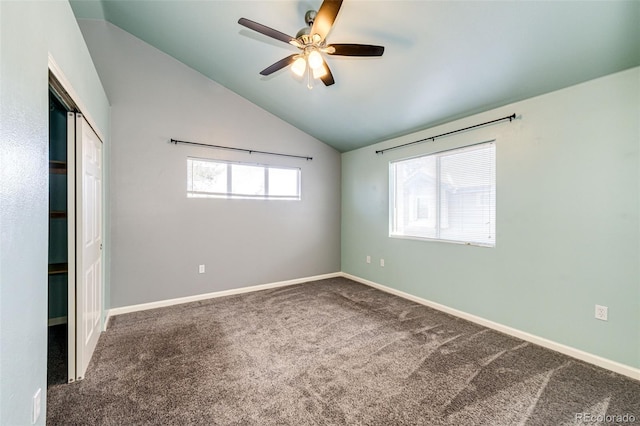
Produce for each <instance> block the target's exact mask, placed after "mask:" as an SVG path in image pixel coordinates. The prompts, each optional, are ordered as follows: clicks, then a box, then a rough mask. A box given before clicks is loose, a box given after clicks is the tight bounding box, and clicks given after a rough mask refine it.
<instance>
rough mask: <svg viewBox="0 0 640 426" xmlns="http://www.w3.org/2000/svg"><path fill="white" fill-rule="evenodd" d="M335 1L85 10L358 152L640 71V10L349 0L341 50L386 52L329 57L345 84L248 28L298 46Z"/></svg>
mask: <svg viewBox="0 0 640 426" xmlns="http://www.w3.org/2000/svg"><path fill="white" fill-rule="evenodd" d="M320 4H321V0H300V1H283V0H263V1H239V0H234V1H217V0H216V1H213V0H210V1H203V0H200V1H185V0H182V1H178V0H164V1H151V0H142V1H141V0H101V1H100V0H91V1H86V0H71V5H72V7H73V10H74V12H75V14H76V17H77V18H79V19H80V18H88V19H105V20H107V21H109V22H111V23H113V24H114V25H117V26H119V27H120V28H122V29H124V30H126V31H128V32H129V33H131V34H133V35H135V36H137V37H139V38H141V39H142V40H144V41H146V42H147V43H149V44H151V45H153V46H155V47H156V48H158V49H160V50H162V51H164V52H166V53H167V54H169V55H171V56H173V57H174V58H176V59H178V60H180V61H182V62H183V63H185V64H186V65H188V66H190V67H192V68H194V69H195V70H197V71H199V72H201V73H202V74H204V75H206V76H207V77H209V78H211V79H212V80H214V81H216V82H218V83H220V84H222V85H223V86H225V87H227V88H229V89H230V90H232V91H234V92H235V93H237V94H239V95H241V96H243V97H244V98H246V99H248V100H250V101H251V102H253V103H255V104H257V105H259V106H260V107H262V108H264V109H265V110H267V111H270V112H271V113H273V114H274V115H276V116H278V117H280V118H282V119H283V120H285V121H287V122H289V123H291V124H292V125H294V126H296V127H298V128H299V129H301V130H303V131H305V132H307V133H309V134H310V135H312V136H314V137H316V138H317V139H319V140H321V141H323V142H325V143H327V144H329V145H331V146H333V147H335V148H336V149H338V150H339V151H343V152H344V151H349V150H352V149H355V148H359V147H362V146H366V145H370V144H373V143H376V142H379V141H382V140H385V139H389V138H391V137H395V136H399V135H403V134H407V133H410V132H412V131H416V130H419V129H424V128H427V127H431V126H433V125H436V124H440V123H443V122H447V121H451V120H453V119H457V118H460V117H464V116H467V115H470V114H473V113H476V112H480V111H484V110H487V109H490V108H493V107H497V106H500V105H505V104H508V103H511V102H514V101H518V100H522V99H526V98H529V97H532V96H536V95H539V94H543V93H547V92H550V91H553V90H557V89H560V88H563V87H567V86H570V85H573V84H576V83H580V82H583V81H587V80H590V79H593V78H597V77H600V76H603V75H606V74H610V73H613V72H617V71H621V70H624V69H627V68H631V67H634V66H638V65H640V1H637V0H633V1H626V2H625V1H602V2H599V1H562V2H554V1H417V0H415V1H397V0H387V1H362V0H345V1H344V3H343V4H342V8H341V10H340V13H339V15H338V18H337V20H336V22H335V25H334V27H333V29H332V31H331V33H330V34H329V36H328V37H327V40H328V42H329V43H363V44H377V45H383V46H385V52H384V55H383V56H382V57H380V58H350V57H335V56H333V57H329V58H328V59H327V63H328V64H329V66H330V67H331V70H332V72H333V76H334V78H335V80H336V84H335V85H333V86H330V87H325V86H324V85H323V84H322V83H321V82H320V81H318V82H317V84H316V86H315V87H314V89H313V90H308V89H307V88H306V82H304V81H302V80H300V79H297V78H295V77H294V76H293V74H292V73H291V71H290V70H289V69H283V70H281V71H278V72H276V73H275V74H273V75H271V76H268V77H263V76H260V75H259V74H258V73H259V72H260V71H261V70H262V69H264V68H266V67H267V66H268V65H271V64H272V63H274V62H276V61H278V60H279V59H282V58H284V57H285V56H288V55H290V54H292V53H295V52H296V51H297V49H296V48H295V47H293V46H290V45H288V44H286V43H282V42H279V41H276V40H273V39H270V38H268V37H266V36H264V35H262V34H258V33H255V32H253V31H251V30H249V29H247V28H245V27H242V26H241V25H239V24H238V23H237V22H238V19H239V18H241V17H244V18H248V19H251V20H253V21H257V22H259V23H261V24H264V25H267V26H269V27H271V28H274V29H276V30H279V31H281V32H284V33H287V34H289V35H292V36H295V34H296V32H297V31H298V30H299V29H300V28H302V27H304V25H305V24H304V20H303V17H304V14H305V12H306V11H307V10H309V9H315V10H317V9H318V8H319V6H320Z"/></svg>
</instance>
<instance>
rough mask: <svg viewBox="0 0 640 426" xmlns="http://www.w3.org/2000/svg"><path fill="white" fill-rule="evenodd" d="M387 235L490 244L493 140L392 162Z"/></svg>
mask: <svg viewBox="0 0 640 426" xmlns="http://www.w3.org/2000/svg"><path fill="white" fill-rule="evenodd" d="M389 176H390V200H391V202H392V205H391V212H390V213H391V214H390V218H391V223H390V234H391V236H392V237H407V238H419V239H435V240H442V241H450V242H458V243H467V244H476V245H482V246H490V247H493V246H495V243H496V148H495V144H494V143H493V142H487V143H482V144H477V145H472V146H468V147H464V148H459V149H453V150H450V151H443V152H438V153H434V154H430V155H425V156H421V157H415V158H410V159H405V160H399V161H394V162H391V163H390V165H389Z"/></svg>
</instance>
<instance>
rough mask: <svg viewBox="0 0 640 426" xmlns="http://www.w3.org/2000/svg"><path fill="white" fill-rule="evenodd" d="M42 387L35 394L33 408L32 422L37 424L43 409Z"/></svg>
mask: <svg viewBox="0 0 640 426" xmlns="http://www.w3.org/2000/svg"><path fill="white" fill-rule="evenodd" d="M41 390H42V389H41V388H38V390H37V391H36V393H35V394H34V395H33V404H32V407H33V409H32V410H31V424H32V425H35V424H36V422H37V421H38V418H40V411H41V409H42V392H41Z"/></svg>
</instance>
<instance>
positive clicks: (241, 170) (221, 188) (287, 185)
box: [187, 158, 300, 200]
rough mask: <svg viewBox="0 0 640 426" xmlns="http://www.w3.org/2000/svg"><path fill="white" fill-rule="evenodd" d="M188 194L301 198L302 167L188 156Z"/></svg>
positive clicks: (223, 196)
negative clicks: (274, 165)
mask: <svg viewBox="0 0 640 426" xmlns="http://www.w3.org/2000/svg"><path fill="white" fill-rule="evenodd" d="M187 196H188V197H213V198H255V199H267V200H300V169H299V168H286V167H273V166H267V165H261V164H246V163H233V162H227V161H218V160H206V159H200V158H187Z"/></svg>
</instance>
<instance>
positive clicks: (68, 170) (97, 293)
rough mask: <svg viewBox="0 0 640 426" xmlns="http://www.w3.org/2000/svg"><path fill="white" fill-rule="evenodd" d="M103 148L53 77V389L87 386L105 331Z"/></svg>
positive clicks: (50, 378)
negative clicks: (87, 375) (83, 383)
mask: <svg viewBox="0 0 640 426" xmlns="http://www.w3.org/2000/svg"><path fill="white" fill-rule="evenodd" d="M102 188H103V179H102V141H101V140H100V138H99V137H98V135H97V134H96V132H95V131H94V130H93V128H92V127H91V125H90V124H89V123H88V122H87V120H86V118H85V117H84V116H83V115H82V114H81V113H80V112H79V108H78V106H77V104H76V103H75V101H74V99H73V98H72V97H71V96H70V95H69V93H68V92H67V90H66V89H65V87H64V86H63V85H62V84H61V83H60V81H59V80H58V79H57V78H56V76H55V75H54V74H53V73H51V72H50V73H49V287H48V299H49V306H48V318H49V320H48V323H49V324H48V325H49V333H48V336H49V337H48V351H47V352H48V353H47V356H48V358H47V361H48V362H47V384H48V386H51V385H54V384H61V383H67V382H73V381H76V380H81V379H82V378H84V374H85V372H86V370H87V367H88V365H89V361H90V360H91V355H92V354H93V351H94V349H95V346H96V344H97V342H98V338H99V335H100V332H101V331H102V294H103V285H102V277H103V270H102V269H103V268H102V264H103V262H102V232H103V225H102V216H103V215H102V193H103V189H102Z"/></svg>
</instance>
